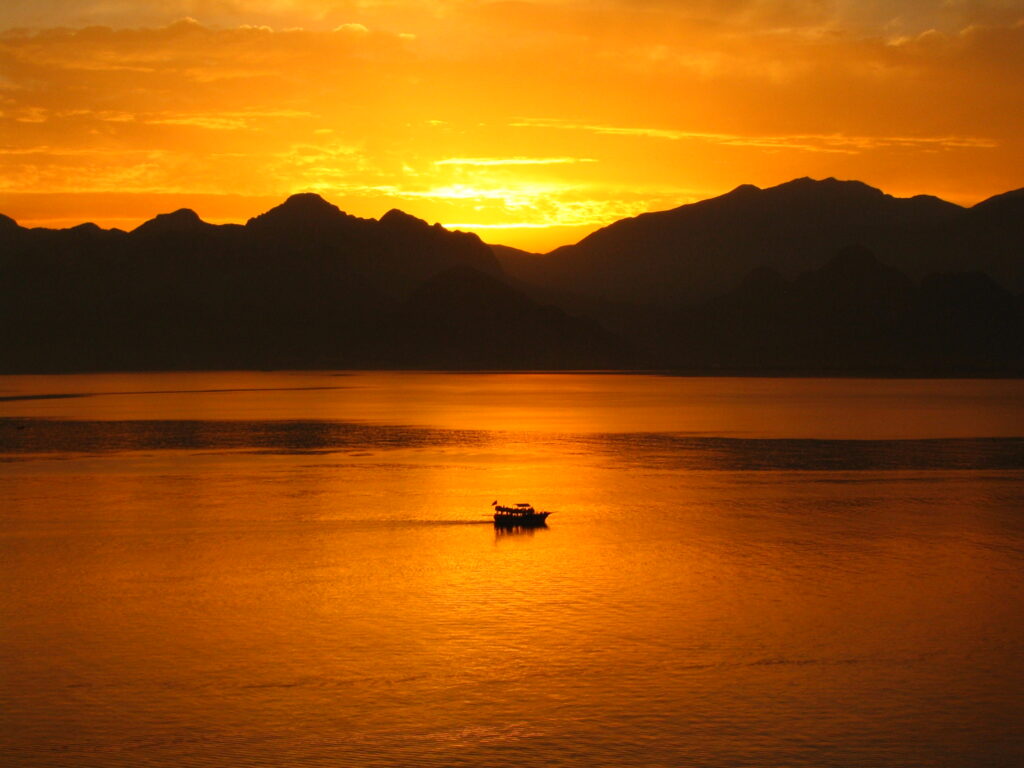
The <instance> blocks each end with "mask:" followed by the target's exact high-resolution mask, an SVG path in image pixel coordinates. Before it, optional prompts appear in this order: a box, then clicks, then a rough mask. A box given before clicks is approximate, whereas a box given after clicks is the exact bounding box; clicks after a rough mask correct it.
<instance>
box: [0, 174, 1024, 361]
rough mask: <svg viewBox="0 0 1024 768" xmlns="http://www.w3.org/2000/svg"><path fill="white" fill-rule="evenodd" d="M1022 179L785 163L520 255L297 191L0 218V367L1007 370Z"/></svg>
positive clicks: (1015, 340) (1015, 327)
mask: <svg viewBox="0 0 1024 768" xmlns="http://www.w3.org/2000/svg"><path fill="white" fill-rule="evenodd" d="M1022 289H1024V190H1020V191H1017V192H1010V193H1007V194H1005V195H1000V196H997V197H994V198H991V199H990V200H987V201H985V202H983V203H980V204H978V205H976V206H974V207H973V208H969V209H967V208H961V207H959V206H956V205H952V204H950V203H946V202H943V201H941V200H938V199H937V198H932V197H915V198H910V199H898V198H893V197H890V196H888V195H885V194H883V193H882V192H880V191H879V190H877V189H873V188H871V187H869V186H867V185H865V184H861V183H859V182H841V181H836V180H835V179H827V180H825V181H812V180H810V179H798V180H796V181H793V182H789V183H787V184H782V185H779V186H777V187H772V188H770V189H764V190H761V189H758V188H756V187H752V186H743V187H739V188H737V189H736V190H734V191H733V192H730V193H729V194H727V195H723V196H721V197H717V198H714V199H711V200H705V201H703V202H701V203H695V204H693V205H686V206H682V207H681V208H677V209H675V210H671V211H664V212H661V213H651V214H645V215H642V216H638V217H636V218H633V219H626V220H623V221H620V222H617V223H615V224H613V225H611V226H609V227H606V228H604V229H602V230H599V231H597V232H595V233H593V234H592V235H590V236H589V237H587V238H585V239H584V240H582V241H581V242H579V243H577V244H576V245H574V246H567V247H564V248H559V249H557V250H555V251H553V252H551V253H550V254H544V255H540V254H532V253H527V252H525V251H520V250H517V249H514V248H508V247H503V246H488V245H485V244H484V243H483V242H481V241H480V239H479V238H478V237H477V236H476V235H474V234H469V233H464V232H450V231H448V230H446V229H444V228H443V227H441V226H440V225H438V224H435V225H432V226H431V225H429V224H427V223H426V222H424V221H421V220H420V219H417V218H415V217H413V216H410V215H408V214H406V213H403V212H401V211H398V210H392V211H389V212H388V213H386V214H385V215H384V216H382V217H381V218H380V219H379V220H376V219H361V218H357V217H355V216H350V215H348V214H346V213H344V212H342V211H340V210H339V209H338V208H337V207H335V206H334V205H331V204H330V203H328V202H327V201H325V200H323V199H322V198H320V197H318V196H316V195H309V194H304V195H295V196H293V197H291V198H289V199H288V200H286V201H285V202H284V203H282V204H281V205H279V206H277V207H275V208H273V209H271V210H270V211H267V212H266V213H264V214H261V215H259V216H256V217H254V218H252V219H250V220H249V221H248V222H247V223H246V224H245V225H238V224H228V225H214V224H210V223H208V222H204V221H203V220H202V219H200V217H199V216H198V215H197V214H196V213H195V212H193V211H190V210H187V209H183V210H179V211H175V212H173V213H167V214H161V215H159V216H157V217H155V218H154V219H152V220H151V221H147V222H146V223H144V224H142V225H141V226H139V227H138V228H136V229H135V230H133V231H132V232H123V231H120V230H116V229H114V230H104V229H101V228H99V227H97V226H95V225H93V224H83V225H80V226H77V227H73V228H71V229H64V230H49V229H26V228H24V227H21V226H19V225H18V224H17V222H15V221H13V220H12V219H10V218H8V217H5V216H0V329H2V331H0V373H26V372H61V371H93V370H167V369H231V368H237V369H253V368H445V369H595V368H611V369H616V368H618V369H622V368H666V369H676V370H687V371H693V372H701V373H714V372H738V373H778V374H791V373H823V374H860V373H871V374H880V375H889V374H892V375H1024V298H1022V296H1021V291H1022Z"/></svg>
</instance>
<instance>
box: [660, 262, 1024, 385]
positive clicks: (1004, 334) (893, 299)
mask: <svg viewBox="0 0 1024 768" xmlns="http://www.w3.org/2000/svg"><path fill="white" fill-rule="evenodd" d="M656 342H657V344H658V345H659V353H660V356H661V357H662V359H664V360H666V361H668V362H669V364H670V365H671V366H673V367H680V368H690V369H693V368H696V369H702V370H722V369H725V370H744V371H763V372H771V371H783V372H796V371H805V372H817V373H885V374H928V375H955V374H959V373H964V374H997V373H1016V374H1020V373H1024V300H1022V298H1021V297H1020V296H1015V295H1014V294H1012V293H1011V292H1009V291H1007V290H1006V289H1005V288H1002V287H1001V286H999V285H998V284H996V283H995V281H993V280H992V279H991V278H990V277H988V276H987V275H985V274H983V273H981V272H962V273H941V274H933V275H929V276H927V277H925V278H924V279H923V280H922V281H920V282H915V281H913V280H911V279H910V278H909V277H908V276H907V275H905V274H904V273H902V272H900V271H899V270H897V269H894V268H893V267H891V266H888V265H885V264H883V263H881V262H880V261H879V260H878V259H877V258H876V257H875V256H874V255H873V254H872V253H870V252H869V251H867V250H866V249H863V248H848V249H845V250H843V251H842V252H840V253H839V254H837V255H836V256H834V257H833V258H832V259H831V260H829V261H828V262H826V263H825V264H824V265H822V266H821V267H817V268H815V269H812V270H808V271H805V272H802V273H801V274H799V275H797V276H796V278H794V279H792V280H788V279H786V278H785V277H783V276H782V275H781V274H779V273H778V272H777V271H775V270H773V269H771V268H769V267H759V268H757V269H755V270H753V271H752V272H751V273H749V274H748V275H747V276H746V277H745V278H744V279H743V280H742V281H741V282H740V284H739V285H738V286H737V287H736V288H735V289H733V290H732V291H729V292H727V293H725V294H724V295H722V296H719V297H717V298H715V299H712V300H710V301H708V302H706V303H703V304H699V305H696V306H688V307H684V308H680V309H678V310H676V311H674V312H672V313H670V314H669V315H667V318H666V319H665V320H663V325H662V333H661V335H660V336H659V337H658V338H657V339H656Z"/></svg>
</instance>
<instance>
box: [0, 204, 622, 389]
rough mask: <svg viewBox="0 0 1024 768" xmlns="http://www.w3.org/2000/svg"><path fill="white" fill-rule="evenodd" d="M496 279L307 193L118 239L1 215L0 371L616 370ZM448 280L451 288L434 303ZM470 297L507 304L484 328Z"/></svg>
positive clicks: (397, 220) (431, 236) (438, 234)
mask: <svg viewBox="0 0 1024 768" xmlns="http://www.w3.org/2000/svg"><path fill="white" fill-rule="evenodd" d="M501 274H502V272H501V268H500V266H499V265H498V262H497V260H496V259H495V257H494V255H493V253H492V251H491V249H490V248H489V247H487V246H486V245H484V244H483V243H482V242H481V241H480V239H479V238H478V237H477V236H476V235H474V234H468V233H463V232H449V231H448V230H446V229H444V228H443V227H441V226H440V225H433V226H431V225H429V224H427V223H426V222H424V221H421V220H419V219H417V218H415V217H412V216H409V215H408V214H405V213H402V212H401V211H397V210H393V211H389V212H388V213H387V214H385V215H384V216H383V217H381V219H380V220H374V219H360V218H356V217H354V216H349V215H347V214H345V213H343V212H341V211H340V210H338V209H337V208H336V207H335V206H333V205H331V204H330V203H328V202H326V201H325V200H323V199H321V198H320V197H318V196H316V195H295V196H293V197H291V198H289V199H288V200H287V201H286V202H284V203H283V204H282V205H279V206H277V207H276V208H274V209H272V210H270V211H268V212H267V213H264V214H262V215H260V216H257V217H255V218H253V219H251V220H250V221H249V222H248V223H247V224H246V225H245V226H239V225H221V226H218V225H213V224H209V223H207V222H204V221H202V220H201V219H200V218H199V216H197V215H196V214H195V213H194V212H193V211H190V210H180V211H176V212H174V213H169V214H162V215H159V216H157V217H156V218H154V219H152V220H151V221H147V222H146V223H144V224H142V225H141V226H139V227H138V228H137V229H135V230H134V231H132V232H122V231H120V230H103V229H100V228H99V227H96V226H95V225H91V224H86V225H82V226H79V227H74V228H72V229H66V230H47V229H26V228H23V227H20V226H18V225H17V223H16V222H14V221H13V220H11V219H9V218H7V217H2V218H0V327H2V328H3V333H2V336H0V372H5V373H15V372H43V371H82V370H113V369H120V370H137V369H195V368H293V367H362V366H369V365H376V366H383V367H405V366H420V367H423V366H427V367H441V366H447V367H475V366H480V365H490V362H489V361H491V360H494V361H500V364H501V365H502V366H504V367H510V368H521V367H530V366H533V365H535V364H536V363H537V361H541V360H543V361H545V362H544V364H545V365H546V366H550V367H588V368H589V367H596V366H598V365H609V364H621V363H622V358H620V357H618V355H619V353H620V352H621V350H622V348H623V345H622V343H621V342H618V341H617V340H615V339H614V338H613V337H611V336H610V335H609V334H607V333H605V332H604V331H602V330H600V329H597V328H594V327H592V326H590V325H587V324H586V323H582V322H579V321H572V320H571V319H570V318H567V317H566V316H565V314H564V313H563V312H561V311H559V310H551V311H545V310H543V309H542V308H541V307H540V305H537V304H536V303H535V302H534V301H532V300H531V299H527V298H526V297H525V296H521V295H520V294H518V293H516V292H515V291H514V290H513V289H511V288H508V287H506V286H504V285H503V284H502V283H501ZM453 276H461V277H460V278H459V279H460V280H461V285H462V289H461V291H460V290H455V289H452V288H449V290H448V291H447V292H445V291H444V290H442V289H443V288H444V286H445V285H447V284H448V283H449V282H451V281H452V280H454V279H455V277H453ZM438 281H439V282H438ZM474 281H475V282H474ZM474 288H476V289H478V290H479V291H481V292H482V293H481V294H479V295H473V289H474ZM430 291H434V292H435V293H436V296H434V298H433V299H431V300H427V299H425V298H424V296H425V295H429V292H430ZM424 292H427V293H426V294H425V293H424ZM481 295H487V296H489V297H490V300H492V301H494V302H501V303H502V304H503V305H506V306H507V309H508V311H507V314H505V315H502V313H501V312H500V311H498V310H495V312H494V313H493V317H491V318H490V322H491V326H490V327H489V326H488V325H487V324H486V322H484V321H485V320H487V318H485V317H484V316H483V315H482V314H481V313H480V312H476V314H473V313H472V312H470V311H469V308H470V307H477V308H479V305H480V302H481V298H480V296H481ZM428 304H429V311H427V309H428V307H427V305H428ZM506 320H507V321H508V325H507V329H506V330H501V329H500V328H499V327H498V326H499V325H501V326H502V327H503V328H504V326H505V321H506ZM499 321H501V322H499ZM445 324H447V326H448V327H449V330H450V333H449V334H448V336H447V339H446V340H445V341H444V342H443V343H442V340H441V339H440V338H439V337H438V336H437V335H436V332H437V331H438V330H439V329H440V328H443V327H445ZM430 329H433V330H434V332H435V335H434V336H431V335H430V333H429V332H428V331H429V330H430ZM513 329H514V330H513ZM499 341H500V342H501V343H502V344H503V345H504V346H503V349H502V350H500V351H495V350H494V349H491V345H493V344H495V343H497V342H499ZM513 341H515V343H513ZM420 344H429V345H431V346H430V349H432V350H433V353H432V354H430V355H427V354H425V353H424V352H423V351H422V349H420V347H419V345H420ZM474 345H478V346H474ZM516 349H519V350H521V351H522V354H516V353H515V350H516Z"/></svg>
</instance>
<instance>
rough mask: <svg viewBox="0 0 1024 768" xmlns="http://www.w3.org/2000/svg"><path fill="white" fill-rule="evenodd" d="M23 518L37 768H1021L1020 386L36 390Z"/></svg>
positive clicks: (439, 382)
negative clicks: (531, 509) (526, 508)
mask: <svg viewBox="0 0 1024 768" xmlns="http://www.w3.org/2000/svg"><path fill="white" fill-rule="evenodd" d="M495 498H498V499H500V500H502V501H504V502H509V503H514V502H516V501H530V502H534V503H536V504H537V505H538V506H541V507H543V508H546V509H551V510H554V514H553V515H552V516H551V518H550V523H549V526H548V528H546V529H541V530H537V531H530V532H513V533H502V532H499V531H496V530H495V529H494V528H493V527H492V526H491V525H490V524H489V522H488V518H487V517H486V516H485V515H486V513H487V510H488V505H489V503H490V502H491V501H492V500H493V499H495ZM0 499H2V500H3V502H2V509H0V547H2V550H0V754H3V755H5V758H4V763H5V764H10V765H18V766H23V765H24V766H30V765H31V766H53V765H80V766H121V765H123V766H137V765H152V766H181V765H197V766H223V765H237V766H244V765H295V766H320V765H325V766H326V765H331V766H339V765H369V766H374V765H379V766H386V765H387V766H394V765H403V766H404V765H424V766H451V765H488V766H541V765H545V766H546V765H555V766H600V765H608V766H688V765H693V766H751V768H753V766H766V765H772V766H774V765H779V766H781V765H786V766H851V767H852V766H864V765H872V766H907V765H914V766H1016V765H1020V764H1022V763H1024V736H1022V731H1021V728H1020V723H1021V722H1024V695H1022V694H1021V689H1022V688H1024V662H1022V661H1021V659H1020V654H1019V646H1020V643H1021V641H1022V639H1024V612H1022V609H1021V607H1020V606H1021V605H1022V598H1024V516H1022V513H1021V510H1022V508H1024V504H1022V501H1024V386H1022V383H1021V382H1016V381H869V380H815V379H798V380H787V379H687V378H670V377H657V376H623V375H545V374H515V375H505V374H501V375H498V374H493V375H488V374H420V373H409V374H402V373H388V374H385V373H357V374H342V375H331V374H323V373H312V374H310V373H266V374H260V373H244V374H240V373H224V374H152V375H149V374H124V375H97V376H50V377H6V378H3V379H0Z"/></svg>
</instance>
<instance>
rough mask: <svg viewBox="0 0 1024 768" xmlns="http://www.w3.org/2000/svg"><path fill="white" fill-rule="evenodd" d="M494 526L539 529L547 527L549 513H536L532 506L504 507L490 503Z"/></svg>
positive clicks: (496, 503)
mask: <svg viewBox="0 0 1024 768" xmlns="http://www.w3.org/2000/svg"><path fill="white" fill-rule="evenodd" d="M491 506H492V507H494V525H495V526H497V527H499V528H540V527H543V526H545V525H547V522H546V521H547V519H548V515H550V514H551V513H550V512H538V511H537V510H536V509H534V508H533V505H532V504H525V503H522V504H516V505H515V506H513V507H505V506H502V505H500V504H498V502H497V501H492V502H491Z"/></svg>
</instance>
